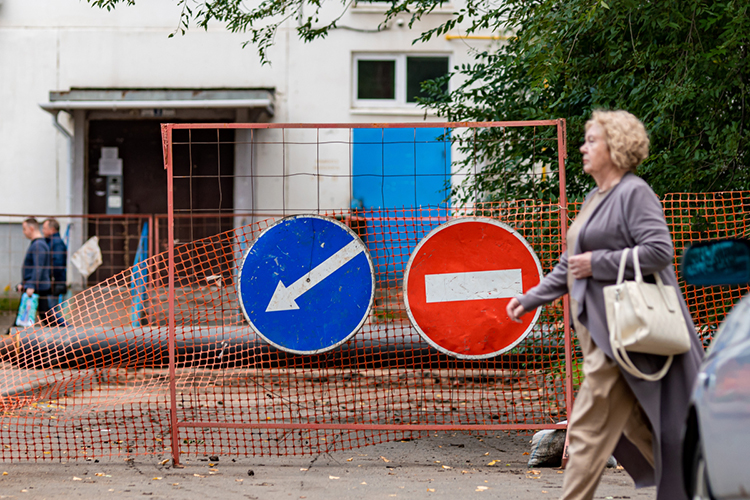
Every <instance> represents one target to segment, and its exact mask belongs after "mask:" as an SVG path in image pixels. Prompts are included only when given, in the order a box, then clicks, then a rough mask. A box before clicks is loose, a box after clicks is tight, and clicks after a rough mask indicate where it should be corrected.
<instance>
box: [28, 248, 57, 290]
mask: <svg viewBox="0 0 750 500" xmlns="http://www.w3.org/2000/svg"><path fill="white" fill-rule="evenodd" d="M22 272H23V288H24V289H27V288H33V289H34V293H38V294H39V295H49V294H50V292H51V285H50V256H49V246H48V245H47V242H45V241H44V238H37V239H35V240H33V241H32V242H31V245H29V249H28V250H26V257H25V258H24V259H23V267H22Z"/></svg>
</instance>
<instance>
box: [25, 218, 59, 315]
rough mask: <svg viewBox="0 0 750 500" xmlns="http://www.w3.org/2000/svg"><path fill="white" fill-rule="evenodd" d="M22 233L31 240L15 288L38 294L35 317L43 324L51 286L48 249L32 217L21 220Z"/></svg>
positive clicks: (28, 293)
mask: <svg viewBox="0 0 750 500" xmlns="http://www.w3.org/2000/svg"><path fill="white" fill-rule="evenodd" d="M21 227H22V229H23V235H24V236H25V237H26V238H27V239H29V240H31V244H30V245H29V248H28V249H27V250H26V257H24V259H23V266H22V268H21V273H22V276H23V281H22V282H21V283H19V284H18V286H17V290H18V291H19V292H21V293H25V294H27V295H28V296H29V297H31V296H32V295H34V294H35V293H36V294H37V295H39V305H38V307H37V317H38V318H39V319H40V320H41V322H42V323H43V324H46V321H47V318H46V316H47V312H48V311H49V310H50V308H51V306H50V300H49V299H50V295H51V294H52V287H51V281H50V267H51V266H50V250H49V245H47V242H46V241H44V236H43V235H42V231H41V230H40V228H39V222H37V220H36V219H34V218H33V217H30V218H28V219H26V220H25V221H23V224H22V225H21Z"/></svg>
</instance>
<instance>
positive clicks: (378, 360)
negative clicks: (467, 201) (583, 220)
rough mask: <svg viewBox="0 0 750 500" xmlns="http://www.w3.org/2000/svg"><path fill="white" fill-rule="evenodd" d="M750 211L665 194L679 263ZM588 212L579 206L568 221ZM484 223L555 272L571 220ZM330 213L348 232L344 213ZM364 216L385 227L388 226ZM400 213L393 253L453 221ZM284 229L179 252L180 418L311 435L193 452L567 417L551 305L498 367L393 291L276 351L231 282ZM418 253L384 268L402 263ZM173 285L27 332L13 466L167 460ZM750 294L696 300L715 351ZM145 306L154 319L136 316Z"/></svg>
mask: <svg viewBox="0 0 750 500" xmlns="http://www.w3.org/2000/svg"><path fill="white" fill-rule="evenodd" d="M749 201H750V193H746V192H741V193H740V192H732V193H711V194H678V195H669V196H666V197H665V198H664V200H663V203H664V207H665V213H666V215H667V219H668V222H669V224H670V227H671V229H672V234H673V237H674V241H675V246H676V249H677V253H678V254H679V253H680V252H681V250H682V249H683V248H684V247H685V246H686V245H688V244H689V243H691V242H693V241H696V240H701V239H706V238H716V237H725V236H746V228H745V222H744V220H745V217H744V213H745V212H744V210H745V207H746V206H747V204H748V202H749ZM577 207H578V205H577V204H575V203H571V217H574V214H575V209H576V208H577ZM478 214H480V215H491V216H493V217H496V218H498V219H500V220H501V221H504V222H506V223H508V224H510V225H511V226H513V227H514V228H516V229H517V230H518V231H519V232H520V233H521V234H522V235H523V236H524V237H525V238H526V239H527V240H528V241H529V243H530V244H531V245H532V247H533V248H534V249H535V251H536V252H537V254H538V256H539V258H540V260H541V262H542V265H543V267H544V269H545V272H546V271H548V270H549V269H551V267H552V266H553V265H554V263H555V262H556V259H557V256H558V253H559V246H558V243H557V239H556V238H555V237H552V238H550V236H549V235H550V233H554V232H555V229H556V226H557V224H558V221H559V218H558V214H559V208H558V206H557V205H553V204H545V203H540V202H535V201H531V200H521V201H517V202H515V203H506V204H502V205H499V204H497V205H486V206H483V207H482V208H481V210H479V211H478ZM330 215H334V216H337V217H338V218H340V219H344V220H349V221H351V219H350V218H348V217H349V214H347V213H337V214H330ZM358 215H361V212H359V213H358ZM366 215H367V216H368V217H371V218H372V219H373V220H378V218H379V216H380V215H381V214H379V213H377V212H376V211H373V212H372V213H367V214H366ZM392 215H393V214H392V212H389V217H383V218H380V219H381V223H382V224H383V225H384V226H385V227H387V228H388V230H387V231H386V234H388V235H389V237H390V238H392V239H393V240H394V241H397V240H399V238H400V236H401V234H402V232H403V231H404V230H405V225H406V224H408V225H412V227H418V228H421V229H420V230H419V231H418V232H419V233H420V237H421V236H422V235H423V234H424V233H425V232H426V231H428V230H429V229H430V228H432V227H434V226H435V225H437V224H439V223H440V222H441V220H445V219H444V218H442V219H441V217H440V216H439V214H438V210H435V213H434V216H432V217H429V216H428V217H425V216H424V213H422V214H421V215H422V216H421V217H413V213H412V211H411V210H403V211H401V212H400V213H399V214H398V216H397V217H395V218H394V217H390V216H392ZM273 221H274V219H268V220H264V221H261V222H258V223H256V224H253V225H250V226H244V227H241V228H238V229H235V230H232V231H228V232H225V233H222V234H219V235H216V236H213V237H210V238H205V239H202V240H199V241H196V242H193V243H192V244H188V245H181V246H178V247H177V248H176V255H175V270H176V273H177V280H178V282H179V286H178V287H177V290H179V293H178V295H177V297H176V299H175V305H176V324H177V327H178V329H177V340H176V345H177V349H176V350H177V359H176V362H177V372H176V375H177V379H176V382H177V407H178V418H179V420H180V421H181V422H191V421H202V422H205V421H210V422H218V423H223V424H226V423H251V422H254V423H262V424H271V425H273V424H283V423H290V422H304V423H309V424H310V425H309V428H307V429H284V428H281V429H258V428H244V429H243V428H239V429H232V428H213V429H206V428H181V430H180V443H181V449H182V450H183V452H184V453H188V454H217V453H226V454H269V453H271V454H301V453H317V452H320V451H323V450H334V449H347V448H352V447H357V446H362V445H366V444H371V443H376V442H382V441H387V440H393V439H396V438H399V437H404V436H406V437H408V436H411V435H418V434H419V432H413V433H411V432H403V431H383V430H380V431H363V430H336V429H324V428H315V424H340V423H357V424H382V423H393V424H399V423H410V424H415V425H419V424H478V425H481V424H485V425H491V424H498V423H503V424H551V423H554V422H557V421H559V420H561V419H563V418H565V414H564V411H565V406H564V397H565V393H564V386H563V380H564V370H563V361H562V305H561V302H560V301H557V302H555V303H553V304H551V305H549V306H546V307H545V308H544V310H543V312H542V315H541V317H540V320H539V322H538V324H537V326H536V328H535V329H534V331H533V332H532V333H531V334H530V335H529V337H527V339H526V340H524V341H523V342H522V343H521V344H520V345H519V346H518V347H516V348H515V349H513V350H512V351H511V352H509V353H507V354H505V355H502V356H500V357H498V358H495V359H492V360H486V361H462V360H457V359H453V358H450V357H448V356H445V355H443V354H440V353H437V352H436V351H435V350H433V349H431V348H429V347H428V346H426V345H425V344H424V343H423V342H422V341H420V339H419V338H418V336H417V335H416V334H415V332H414V331H413V329H412V328H411V326H410V325H409V322H408V319H407V316H406V313H405V310H404V306H403V302H402V297H401V291H400V289H399V288H396V287H390V288H386V289H384V290H383V292H382V294H381V295H380V296H379V297H378V300H377V302H376V306H375V307H374V310H373V312H372V314H371V317H370V319H369V320H368V321H367V323H366V324H365V326H364V328H363V329H362V332H360V333H359V334H357V335H356V336H355V337H353V338H352V339H351V340H350V341H349V342H347V343H346V344H345V345H343V346H341V349H338V350H335V351H332V352H329V353H326V354H321V355H317V356H311V357H305V356H296V355H290V354H285V353H283V352H281V351H278V350H275V349H273V348H269V346H268V345H266V344H265V343H264V342H262V341H260V340H259V339H258V338H257V337H256V336H255V334H254V333H253V332H252V331H251V330H250V329H249V327H248V326H247V324H246V323H245V321H244V320H243V319H242V317H241V314H240V312H239V306H238V301H237V296H236V290H235V285H236V282H235V278H234V277H235V276H236V270H237V269H236V268H237V266H238V265H239V263H240V261H241V257H242V251H243V249H244V248H245V247H246V246H247V244H248V243H249V242H250V241H252V240H253V239H255V238H256V237H257V236H258V234H259V233H260V232H261V231H262V230H263V229H264V228H265V227H267V226H268V225H270V224H271V223H272V222H273ZM701 221H703V222H701ZM705 221H710V222H705ZM414 243H415V242H414V241H412V242H409V243H407V242H404V245H403V247H402V251H400V252H397V253H395V254H393V255H390V256H386V255H381V254H378V253H377V252H376V253H375V254H374V255H373V259H374V261H375V262H376V263H377V262H378V261H381V260H383V259H385V258H389V259H393V260H395V261H396V262H402V263H405V262H406V261H407V260H408V258H409V253H410V248H413V244H414ZM676 258H677V257H676ZM166 276H167V266H166V255H165V253H161V254H159V255H156V256H155V257H153V258H150V259H148V260H147V261H145V262H144V263H143V264H142V265H141V266H140V267H135V268H131V269H128V270H127V271H125V272H122V273H120V274H118V275H116V276H114V277H112V278H110V279H109V280H107V281H105V282H103V283H101V284H99V285H97V286H95V287H92V288H90V289H88V290H85V291H84V292H82V293H80V294H78V295H76V296H74V297H72V298H71V299H69V300H68V301H66V302H65V303H64V304H62V305H61V307H60V312H61V313H62V315H63V316H64V318H65V322H66V325H67V326H65V327H63V328H52V327H47V328H39V327H30V328H27V329H25V330H23V331H20V332H18V333H17V341H16V343H15V345H14V348H15V349H16V352H15V357H14V359H13V362H12V363H10V362H6V363H4V364H3V370H2V377H3V379H2V380H3V382H2V387H3V391H4V392H3V394H2V411H3V413H2V418H1V419H0V421H1V422H2V428H1V429H0V436H1V438H2V443H3V447H2V450H0V453H1V454H2V457H3V458H6V459H8V458H9V459H46V458H55V459H74V458H90V457H101V456H111V455H132V454H165V453H168V452H169V450H168V449H167V446H169V443H170V439H171V435H170V426H169V394H168V383H167V381H168V372H167V370H166V368H167V366H168V362H169V359H168V352H167V338H168V337H167V328H166V324H167V321H166V311H167V309H168V302H167V291H166ZM138 278H144V279H143V283H146V285H139V282H138ZM138 286H142V287H143V288H140V289H139V288H138ZM744 291H746V288H732V289H719V288H695V287H685V288H684V292H685V295H686V297H687V298H688V302H689V304H690V307H691V310H693V311H694V319H695V321H696V324H697V325H698V326H699V330H700V332H701V335H702V336H703V338H704V340H706V341H709V340H710V338H711V336H712V332H714V329H715V328H716V325H717V324H718V322H719V321H720V320H721V319H722V318H723V316H724V315H725V314H726V312H727V311H728V309H729V308H730V307H731V305H732V304H733V303H734V302H735V301H736V300H737V298H738V297H739V296H740V295H741V294H742V293H743V292H744ZM138 300H142V301H143V305H144V307H143V309H142V312H141V313H140V314H139V316H138V317H137V318H135V319H134V317H133V311H134V309H133V303H134V301H135V302H137V301H138ZM365 339H376V341H373V342H366V341H365ZM576 375H577V376H579V375H580V374H576ZM416 431H418V428H416ZM422 432H424V431H422Z"/></svg>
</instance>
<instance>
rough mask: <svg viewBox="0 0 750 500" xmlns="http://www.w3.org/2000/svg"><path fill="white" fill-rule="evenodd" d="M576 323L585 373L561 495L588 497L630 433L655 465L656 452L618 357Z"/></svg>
mask: <svg viewBox="0 0 750 500" xmlns="http://www.w3.org/2000/svg"><path fill="white" fill-rule="evenodd" d="M575 323H576V324H575V330H576V335H577V337H578V341H579V343H580V345H581V349H582V350H583V373H584V375H585V377H586V378H585V379H584V381H583V383H582V384H581V388H580V390H579V392H578V396H577V397H576V400H575V404H574V405H573V412H572V415H571V416H570V420H569V422H568V424H569V425H568V455H569V457H568V464H567V465H566V467H565V479H564V481H563V493H562V497H561V498H562V499H564V500H571V499H581V500H584V499H586V500H588V499H591V498H593V497H594V493H595V491H596V487H597V486H598V485H599V480H600V479H601V475H602V472H603V471H604V467H605V466H606V465H607V460H608V459H609V457H610V456H611V455H612V452H613V451H614V449H615V447H616V446H617V442H618V441H619V440H620V436H622V435H623V434H625V436H626V437H627V438H628V440H630V441H631V442H632V443H633V444H634V445H635V446H636V447H637V448H638V450H639V451H640V452H641V453H642V454H643V456H644V457H645V458H646V460H648V462H649V463H650V464H651V466H653V465H654V452H653V447H652V436H651V428H650V426H649V424H648V419H647V417H646V416H645V415H644V413H643V409H642V408H641V405H640V404H639V403H638V400H637V399H636V398H635V396H634V395H633V392H632V391H631V390H630V387H629V386H628V383H627V382H626V381H625V379H624V378H623V376H622V373H621V372H620V369H619V367H618V366H617V362H616V361H614V360H612V359H609V358H608V357H607V355H606V354H604V352H602V350H601V349H599V348H598V347H597V346H596V344H594V342H593V341H592V340H591V336H590V335H589V332H588V330H587V329H586V327H584V326H583V325H581V324H580V323H579V322H578V321H576V322H575Z"/></svg>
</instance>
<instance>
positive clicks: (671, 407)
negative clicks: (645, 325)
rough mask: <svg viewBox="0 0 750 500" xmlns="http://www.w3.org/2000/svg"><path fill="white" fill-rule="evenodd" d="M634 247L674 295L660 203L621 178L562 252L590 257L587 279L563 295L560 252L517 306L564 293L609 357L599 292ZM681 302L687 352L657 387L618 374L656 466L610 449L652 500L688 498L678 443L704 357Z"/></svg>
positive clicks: (650, 363)
mask: <svg viewBox="0 0 750 500" xmlns="http://www.w3.org/2000/svg"><path fill="white" fill-rule="evenodd" d="M587 201H588V198H587ZM635 245H638V246H639V251H638V256H639V258H640V259H639V260H640V263H641V269H642V270H643V274H644V275H646V274H653V273H659V276H661V279H662V280H663V281H664V284H666V285H671V286H673V287H675V288H676V289H677V290H678V291H679V290H680V288H679V284H678V283H677V277H676V276H675V271H674V267H673V265H672V259H673V258H674V248H673V246H672V237H671V235H670V233H669V228H668V227H667V222H666V220H665V218H664V212H663V209H662V206H661V203H660V202H659V199H658V198H657V197H656V195H655V194H654V192H653V191H652V190H651V188H650V187H649V186H648V184H646V182H645V181H644V180H643V179H641V178H640V177H638V176H636V175H633V174H626V175H625V177H623V178H622V180H621V181H620V183H619V184H617V185H616V186H614V187H613V188H612V190H611V191H610V193H609V194H608V195H607V197H606V198H605V199H603V200H602V201H601V203H600V204H599V206H597V207H596V209H595V210H594V211H593V212H592V213H591V216H590V217H589V219H588V221H587V222H586V223H585V224H584V225H583V227H582V228H581V230H580V232H579V233H578V240H577V242H576V246H575V248H572V249H568V250H569V251H570V254H571V255H577V254H580V253H584V252H588V251H590V252H592V256H591V269H592V273H593V276H591V277H590V278H586V279H580V280H575V281H574V283H573V289H572V290H568V281H567V273H568V252H565V253H564V254H563V255H562V256H561V257H560V263H559V264H558V265H557V266H556V267H555V269H553V270H552V272H551V273H549V274H548V275H547V276H545V277H544V279H543V280H542V282H541V283H540V284H539V285H538V286H537V287H536V288H533V289H531V290H529V292H527V293H526V295H524V296H523V297H520V298H519V300H520V302H521V305H522V306H523V307H524V309H526V310H527V311H531V310H533V309H535V308H537V307H539V306H540V305H542V304H545V303H547V302H551V301H552V300H554V299H556V298H557V297H560V296H562V295H564V294H565V293H570V295H571V296H572V297H573V298H575V299H576V301H577V302H578V304H579V310H578V319H579V320H580V322H581V323H582V324H583V325H584V326H585V327H586V328H588V330H589V332H590V333H591V338H592V340H593V341H594V343H596V345H597V347H599V349H601V350H602V351H604V353H605V354H606V355H607V356H609V357H610V358H612V347H611V346H610V344H609V331H608V329H607V320H606V313H605V306H604V293H603V289H604V287H605V286H607V285H612V284H614V283H615V282H616V280H617V270H618V268H619V264H620V255H621V254H622V251H623V249H625V248H632V247H634V246H635ZM631 255H632V254H631ZM633 276H634V273H633V263H632V258H629V259H628V265H627V270H626V272H625V278H626V279H631V280H632V279H633ZM679 296H680V306H681V308H682V314H683V317H684V319H685V322H686V323H687V325H688V329H689V331H690V333H691V334H692V336H691V340H692V347H691V349H690V351H688V352H686V353H685V354H680V355H678V356H675V357H674V363H673V364H672V368H671V369H670V370H669V372H668V373H667V375H666V376H665V377H664V378H663V379H661V380H659V381H658V382H648V381H646V380H641V379H638V378H635V377H633V376H631V375H630V374H628V373H625V372H623V376H624V377H625V380H627V382H628V385H629V386H630V388H631V389H632V390H633V393H634V394H635V397H636V398H637V399H638V402H639V403H640V404H641V406H642V407H643V409H644V411H645V412H646V415H648V419H649V422H650V423H651V427H652V429H653V434H654V459H655V462H656V467H655V469H652V468H651V467H650V466H649V465H648V463H647V462H646V460H645V458H643V457H642V455H641V454H640V452H639V451H638V450H637V448H636V447H635V446H634V445H633V444H632V443H631V442H630V441H628V440H627V439H626V438H625V437H624V436H623V437H622V438H621V439H620V443H619V444H618V446H617V449H616V450H615V456H616V457H617V459H618V460H619V461H620V463H622V465H623V466H624V467H625V469H626V470H627V471H628V472H629V473H630V475H631V476H632V477H633V479H634V480H635V483H636V485H637V486H647V485H650V484H654V483H655V484H656V485H657V486H658V490H657V499H658V500H666V499H679V500H683V499H687V496H686V495H685V491H684V489H683V487H682V467H681V464H682V447H681V437H682V429H683V426H684V424H685V419H686V417H687V409H688V403H689V400H690V392H691V390H692V387H693V382H694V381H695V378H696V376H697V373H698V368H699V365H700V362H701V359H702V358H703V346H702V344H701V341H700V339H699V338H698V335H697V334H696V333H695V329H694V326H693V320H692V317H691V316H690V312H689V311H688V308H687V304H686V303H685V300H684V298H683V297H682V294H681V293H680V294H679ZM631 358H632V359H633V361H634V362H635V364H636V365H637V366H638V368H640V369H641V370H642V371H644V372H647V373H653V372H655V371H657V370H658V369H659V368H661V366H662V365H663V363H664V358H663V357H661V356H655V355H650V354H639V353H631Z"/></svg>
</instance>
